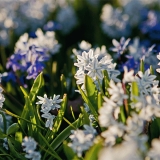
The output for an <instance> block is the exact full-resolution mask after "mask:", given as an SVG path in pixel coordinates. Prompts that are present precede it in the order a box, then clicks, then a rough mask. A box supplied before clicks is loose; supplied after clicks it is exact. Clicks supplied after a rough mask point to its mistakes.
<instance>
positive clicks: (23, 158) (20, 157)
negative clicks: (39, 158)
mask: <svg viewBox="0 0 160 160" xmlns="http://www.w3.org/2000/svg"><path fill="white" fill-rule="evenodd" d="M8 146H9V149H10V151H11V155H12V156H14V157H15V158H16V159H19V160H26V158H25V157H23V156H22V155H21V154H19V153H18V152H17V151H16V150H15V147H14V146H13V144H12V142H11V140H10V139H8Z"/></svg>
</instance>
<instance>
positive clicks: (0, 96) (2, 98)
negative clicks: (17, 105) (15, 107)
mask: <svg viewBox="0 0 160 160" xmlns="http://www.w3.org/2000/svg"><path fill="white" fill-rule="evenodd" d="M1 77H2V74H0V84H1ZM2 92H3V88H2V87H1V86H0V108H2V106H3V102H4V101H5V98H4V95H3V94H2Z"/></svg>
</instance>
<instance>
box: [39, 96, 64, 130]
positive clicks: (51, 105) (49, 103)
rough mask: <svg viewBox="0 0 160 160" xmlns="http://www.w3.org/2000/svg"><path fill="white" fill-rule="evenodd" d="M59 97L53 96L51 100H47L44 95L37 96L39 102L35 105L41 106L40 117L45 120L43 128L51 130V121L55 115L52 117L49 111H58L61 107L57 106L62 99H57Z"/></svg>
mask: <svg viewBox="0 0 160 160" xmlns="http://www.w3.org/2000/svg"><path fill="white" fill-rule="evenodd" d="M59 97H60V95H57V96H56V95H54V96H53V98H47V95H46V94H45V95H44V97H40V96H37V98H38V99H39V100H40V101H38V102H37V103H36V104H42V106H41V112H42V113H43V114H42V117H43V118H46V119H47V120H46V124H45V126H46V127H47V128H50V130H52V128H53V120H54V119H55V117H56V116H55V115H52V114H51V113H49V112H50V111H51V110H54V109H58V108H60V107H61V106H60V105H59V104H58V103H60V102H62V99H59Z"/></svg>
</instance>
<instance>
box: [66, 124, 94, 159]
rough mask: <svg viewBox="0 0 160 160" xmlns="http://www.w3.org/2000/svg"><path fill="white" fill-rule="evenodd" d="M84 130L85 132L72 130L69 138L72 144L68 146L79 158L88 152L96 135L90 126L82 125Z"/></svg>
mask: <svg viewBox="0 0 160 160" xmlns="http://www.w3.org/2000/svg"><path fill="white" fill-rule="evenodd" d="M84 128H85V130H80V129H77V130H72V131H71V133H72V134H71V135H70V136H69V138H70V139H71V141H72V142H71V143H69V144H68V145H69V146H70V147H71V148H72V149H73V151H74V152H76V153H77V155H78V156H79V157H81V156H82V153H83V151H86V150H88V149H89V148H90V147H91V146H92V145H93V140H94V138H95V135H96V133H97V132H96V130H95V129H94V128H93V127H92V126H88V125H84Z"/></svg>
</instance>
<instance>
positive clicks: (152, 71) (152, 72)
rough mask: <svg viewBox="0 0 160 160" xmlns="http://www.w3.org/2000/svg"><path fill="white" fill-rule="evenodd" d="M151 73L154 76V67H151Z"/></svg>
mask: <svg viewBox="0 0 160 160" xmlns="http://www.w3.org/2000/svg"><path fill="white" fill-rule="evenodd" d="M149 69H150V73H151V74H152V75H154V70H153V67H152V65H151V66H150V68H149Z"/></svg>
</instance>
